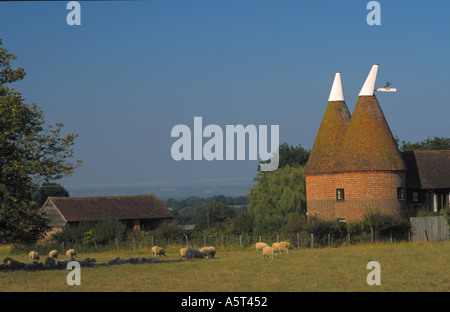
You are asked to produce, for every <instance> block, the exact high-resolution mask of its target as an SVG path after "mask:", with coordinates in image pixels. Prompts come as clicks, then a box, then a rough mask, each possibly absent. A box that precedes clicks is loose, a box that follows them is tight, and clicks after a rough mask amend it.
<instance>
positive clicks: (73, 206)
mask: <svg viewBox="0 0 450 312" xmlns="http://www.w3.org/2000/svg"><path fill="white" fill-rule="evenodd" d="M48 201H50V202H51V203H53V205H54V206H55V207H56V208H57V209H58V211H59V212H60V214H61V215H62V216H63V217H64V219H66V221H67V222H71V221H99V220H103V219H106V218H108V217H111V218H117V219H119V220H131V219H153V218H173V215H172V214H171V213H170V211H169V210H168V209H167V208H166V207H165V206H164V204H163V203H162V202H161V201H160V200H159V199H158V198H157V197H156V196H155V195H140V196H114V197H49V198H48Z"/></svg>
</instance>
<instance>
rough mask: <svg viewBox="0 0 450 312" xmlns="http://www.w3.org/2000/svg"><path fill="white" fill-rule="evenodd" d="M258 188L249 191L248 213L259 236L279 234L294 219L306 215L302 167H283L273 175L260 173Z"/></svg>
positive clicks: (271, 173) (257, 179) (273, 172)
mask: <svg viewBox="0 0 450 312" xmlns="http://www.w3.org/2000/svg"><path fill="white" fill-rule="evenodd" d="M255 180H256V181H257V182H258V184H257V185H255V186H254V187H252V188H250V193H249V198H250V203H249V207H248V213H249V215H250V216H251V217H252V219H253V223H254V225H255V228H254V231H255V232H257V234H264V233H268V232H273V231H278V230H280V229H281V228H283V227H285V226H286V224H288V222H289V220H290V219H291V218H297V217H298V215H304V214H305V213H306V188H305V175H304V168H303V167H300V166H298V167H294V168H293V167H290V166H284V167H282V168H278V169H277V170H275V171H272V172H258V175H257V176H256V179H255Z"/></svg>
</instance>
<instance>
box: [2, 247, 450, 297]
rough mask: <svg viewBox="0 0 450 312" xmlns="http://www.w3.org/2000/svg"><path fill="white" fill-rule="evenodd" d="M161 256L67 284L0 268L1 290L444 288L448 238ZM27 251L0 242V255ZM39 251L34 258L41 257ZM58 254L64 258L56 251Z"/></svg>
mask: <svg viewBox="0 0 450 312" xmlns="http://www.w3.org/2000/svg"><path fill="white" fill-rule="evenodd" d="M167 253H168V257H163V258H161V259H162V260H163V261H162V262H160V263H152V264H150V263H144V264H136V265H133V264H122V265H114V266H101V267H93V268H81V285H79V286H77V285H74V286H69V285H67V282H66V277H67V274H68V273H69V272H70V271H69V270H54V271H49V270H46V271H34V272H29V271H24V270H18V271H0V291H1V292H5V291H19V292H21V291H24V292H34V291H49V292H52V291H68V292H72V291H76V292H78V291H89V292H92V291H94V292H111V291H119V292H122V291H123V292H125V291H149V292H152V291H155V292H156V291H157V292H186V291H189V292H213V291H214V292H303V291H310V292H316V291H322V292H329V291H344V292H360V291H361V292H366V291H370V292H371V291H381V292H391V291H395V292H411V291H420V292H421V291H424V292H448V291H450V265H449V260H450V242H449V241H447V242H434V243H398V244H396V243H394V244H378V245H364V246H362V245H361V246H348V247H339V248H322V249H301V250H291V251H290V252H289V253H288V254H282V255H279V256H278V257H277V258H275V259H273V260H271V259H264V258H263V257H262V254H261V253H258V252H256V250H253V249H234V250H222V249H220V248H219V249H218V250H217V254H216V258H214V259H199V260H192V261H187V260H182V261H178V260H179V257H178V250H177V249H171V250H167ZM8 256H9V257H12V258H14V259H16V260H19V261H21V262H29V260H28V258H27V255H26V254H25V253H23V254H17V253H13V254H11V249H10V248H8V247H3V248H0V260H3V259H4V258H5V257H8ZM143 256H145V257H151V252H150V251H149V250H135V251H110V252H102V253H89V254H87V253H86V254H79V255H78V259H80V260H82V259H85V258H87V257H90V258H95V259H96V260H97V263H106V262H108V261H109V260H111V259H114V258H115V257H120V258H130V257H143ZM43 258H45V256H44V257H41V260H40V261H42V262H43V261H44V260H43ZM62 258H64V257H62ZM372 260H374V261H377V262H379V263H380V266H381V285H380V286H377V285H374V286H369V285H368V284H367V282H366V277H367V274H369V272H370V271H371V270H368V269H367V268H366V265H367V263H368V262H369V261H372Z"/></svg>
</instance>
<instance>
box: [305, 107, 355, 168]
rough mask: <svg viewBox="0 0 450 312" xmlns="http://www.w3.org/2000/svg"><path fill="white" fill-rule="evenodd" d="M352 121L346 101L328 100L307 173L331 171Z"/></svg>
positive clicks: (307, 166) (307, 165)
mask: <svg viewBox="0 0 450 312" xmlns="http://www.w3.org/2000/svg"><path fill="white" fill-rule="evenodd" d="M349 121H350V113H349V111H348V108H347V105H346V104H345V101H330V102H328V106H327V109H326V110H325V115H324V116H323V119H322V122H321V124H320V128H319V132H318V133H317V136H316V139H315V141H314V145H313V147H312V149H311V154H310V155H309V159H308V163H307V164H306V168H305V174H318V173H330V172H333V171H334V166H335V161H336V159H337V156H338V154H339V152H340V148H341V145H342V140H343V138H344V134H345V131H346V129H347V126H348V124H349Z"/></svg>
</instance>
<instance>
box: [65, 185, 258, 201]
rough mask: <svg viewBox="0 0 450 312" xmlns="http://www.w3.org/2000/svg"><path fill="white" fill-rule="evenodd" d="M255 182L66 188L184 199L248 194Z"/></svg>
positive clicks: (87, 192) (76, 191)
mask: <svg viewBox="0 0 450 312" xmlns="http://www.w3.org/2000/svg"><path fill="white" fill-rule="evenodd" d="M253 185H254V183H249V182H242V183H233V184H201V185H200V184H199V185H144V186H133V187H123V186H107V187H105V186H91V187H70V186H66V187H65V188H66V189H67V191H68V192H69V194H70V197H85V196H131V195H144V194H155V195H156V196H157V197H158V198H159V199H161V200H166V199H168V198H173V199H182V198H187V197H189V196H198V197H211V196H214V195H224V196H231V197H237V196H246V195H248V191H249V188H250V187H251V186H253Z"/></svg>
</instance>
